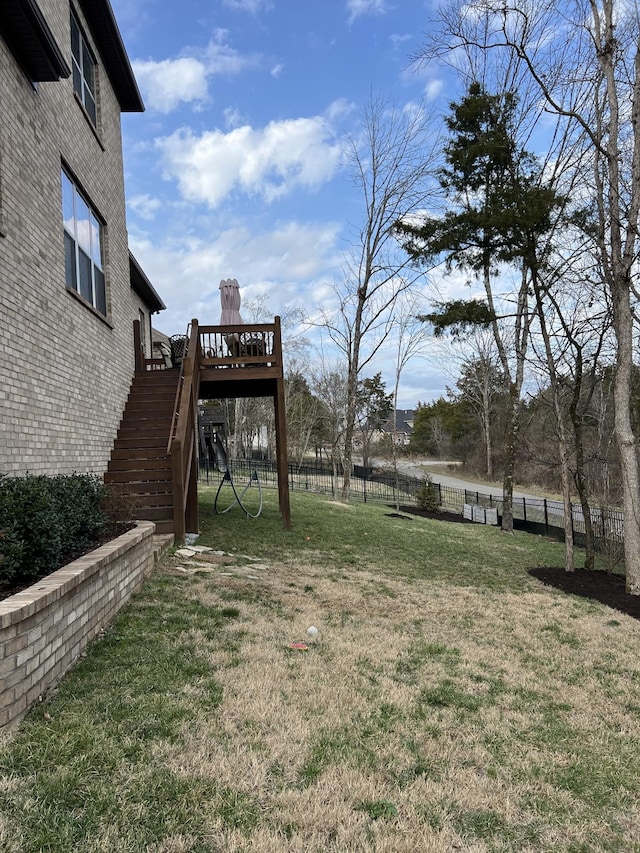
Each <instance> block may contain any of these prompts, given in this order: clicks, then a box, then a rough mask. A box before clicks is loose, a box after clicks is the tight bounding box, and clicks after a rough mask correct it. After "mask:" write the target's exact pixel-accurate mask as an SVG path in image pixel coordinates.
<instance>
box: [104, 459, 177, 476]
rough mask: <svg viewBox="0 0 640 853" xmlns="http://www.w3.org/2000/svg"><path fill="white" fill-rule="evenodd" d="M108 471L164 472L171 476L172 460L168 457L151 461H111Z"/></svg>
mask: <svg viewBox="0 0 640 853" xmlns="http://www.w3.org/2000/svg"><path fill="white" fill-rule="evenodd" d="M107 471H109V472H110V473H111V472H112V471H164V472H165V473H168V475H169V477H170V476H171V459H170V458H169V457H168V456H162V457H159V458H158V457H156V458H153V457H152V458H149V459H111V460H110V462H109V465H108V466H107Z"/></svg>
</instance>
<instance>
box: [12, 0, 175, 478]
mask: <svg viewBox="0 0 640 853" xmlns="http://www.w3.org/2000/svg"><path fill="white" fill-rule="evenodd" d="M143 110H144V106H143V103H142V100H141V97H140V93H139V91H138V88H137V85H136V82H135V79H134V76H133V73H132V70H131V66H130V63H129V59H128V57H127V54H126V51H125V48H124V46H123V43H122V40H121V37H120V33H119V30H118V27H117V24H116V21H115V19H114V15H113V11H112V9H111V6H110V3H109V2H108V0H74V2H71V3H70V2H69V0H1V2H0V317H1V318H2V339H1V343H0V407H1V417H0V472H3V473H16V474H23V473H25V472H27V471H29V472H32V473H46V474H57V473H70V472H73V471H79V472H87V471H91V472H97V473H102V472H103V471H105V469H106V467H107V462H108V460H109V456H110V452H111V449H112V447H113V443H114V438H115V436H116V433H117V429H118V424H119V422H120V420H121V417H122V412H123V408H124V405H125V400H126V398H127V394H128V392H129V388H130V385H131V381H132V376H133V373H134V344H133V340H134V338H133V335H134V332H133V321H134V320H140V330H141V331H140V337H141V339H142V345H143V348H144V352H145V354H146V355H147V356H151V354H152V328H151V316H152V314H153V313H155V312H157V311H160V310H162V309H163V308H164V307H165V306H164V304H163V302H162V300H161V299H160V297H159V296H158V294H157V293H156V291H155V290H154V288H153V286H152V285H151V283H150V282H149V280H148V279H147V277H146V276H145V274H144V272H143V270H142V269H141V268H140V266H139V264H138V263H137V261H136V260H135V258H134V257H133V256H132V255H131V253H130V251H129V246H128V239H127V227H126V216H125V193H124V176H123V162H122V137H121V124H120V119H121V113H122V112H141V111H143Z"/></svg>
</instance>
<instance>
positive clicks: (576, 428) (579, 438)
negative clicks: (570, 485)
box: [569, 367, 596, 571]
mask: <svg viewBox="0 0 640 853" xmlns="http://www.w3.org/2000/svg"><path fill="white" fill-rule="evenodd" d="M581 386H582V369H581V367H580V369H579V370H578V371H577V372H576V382H575V386H574V389H573V399H572V401H571V404H570V405H569V415H570V417H571V424H572V426H573V436H574V439H573V441H574V445H575V451H576V475H575V481H576V489H577V490H578V497H579V498H580V506H581V508H582V518H583V519H584V536H585V555H584V567H585V569H589V571H593V569H594V568H595V563H596V549H595V540H594V535H593V522H592V520H591V507H590V506H589V497H588V491H587V483H586V480H585V475H584V471H585V464H584V437H583V434H582V421H581V419H580V416H579V414H578V398H579V396H580V389H581Z"/></svg>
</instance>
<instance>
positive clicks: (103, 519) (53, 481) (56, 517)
mask: <svg viewBox="0 0 640 853" xmlns="http://www.w3.org/2000/svg"><path fill="white" fill-rule="evenodd" d="M106 495H107V489H106V487H105V486H104V485H103V483H102V481H101V480H100V479H99V478H98V477H96V476H93V475H91V474H72V475H70V476H58V477H45V476H43V475H31V474H28V475H27V476H26V477H7V476H4V477H0V585H5V586H6V585H9V584H22V583H23V582H27V583H28V582H32V581H34V580H36V579H37V578H40V577H43V576H44V575H46V574H49V573H50V572H52V571H54V570H55V569H57V568H59V567H60V566H62V565H64V563H66V562H69V561H70V560H72V559H74V558H75V557H76V556H78V555H79V554H81V553H82V552H83V551H85V550H86V549H87V548H88V547H90V546H91V545H92V544H93V543H96V542H97V541H98V540H99V539H100V537H101V536H103V535H104V534H105V532H106V530H107V528H108V526H109V516H108V515H107V513H106V511H105V509H104V504H105V502H106Z"/></svg>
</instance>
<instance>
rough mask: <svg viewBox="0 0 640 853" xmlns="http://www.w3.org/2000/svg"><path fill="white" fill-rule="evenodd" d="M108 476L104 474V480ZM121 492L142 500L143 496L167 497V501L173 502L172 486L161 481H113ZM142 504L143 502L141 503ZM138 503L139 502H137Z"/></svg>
mask: <svg viewBox="0 0 640 853" xmlns="http://www.w3.org/2000/svg"><path fill="white" fill-rule="evenodd" d="M107 476H108V474H105V478H106V477H107ZM114 482H117V483H118V486H119V488H120V490H121V491H123V492H125V493H126V494H129V495H138V496H139V497H140V498H142V497H143V496H145V495H153V496H154V497H157V496H159V495H165V496H167V500H168V501H171V502H173V484H172V483H170V482H169V481H163V480H145V481H144V482H143V481H138V482H130V481H127V480H115V481H114ZM142 502H144V501H142ZM138 503H140V500H139V501H138Z"/></svg>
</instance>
